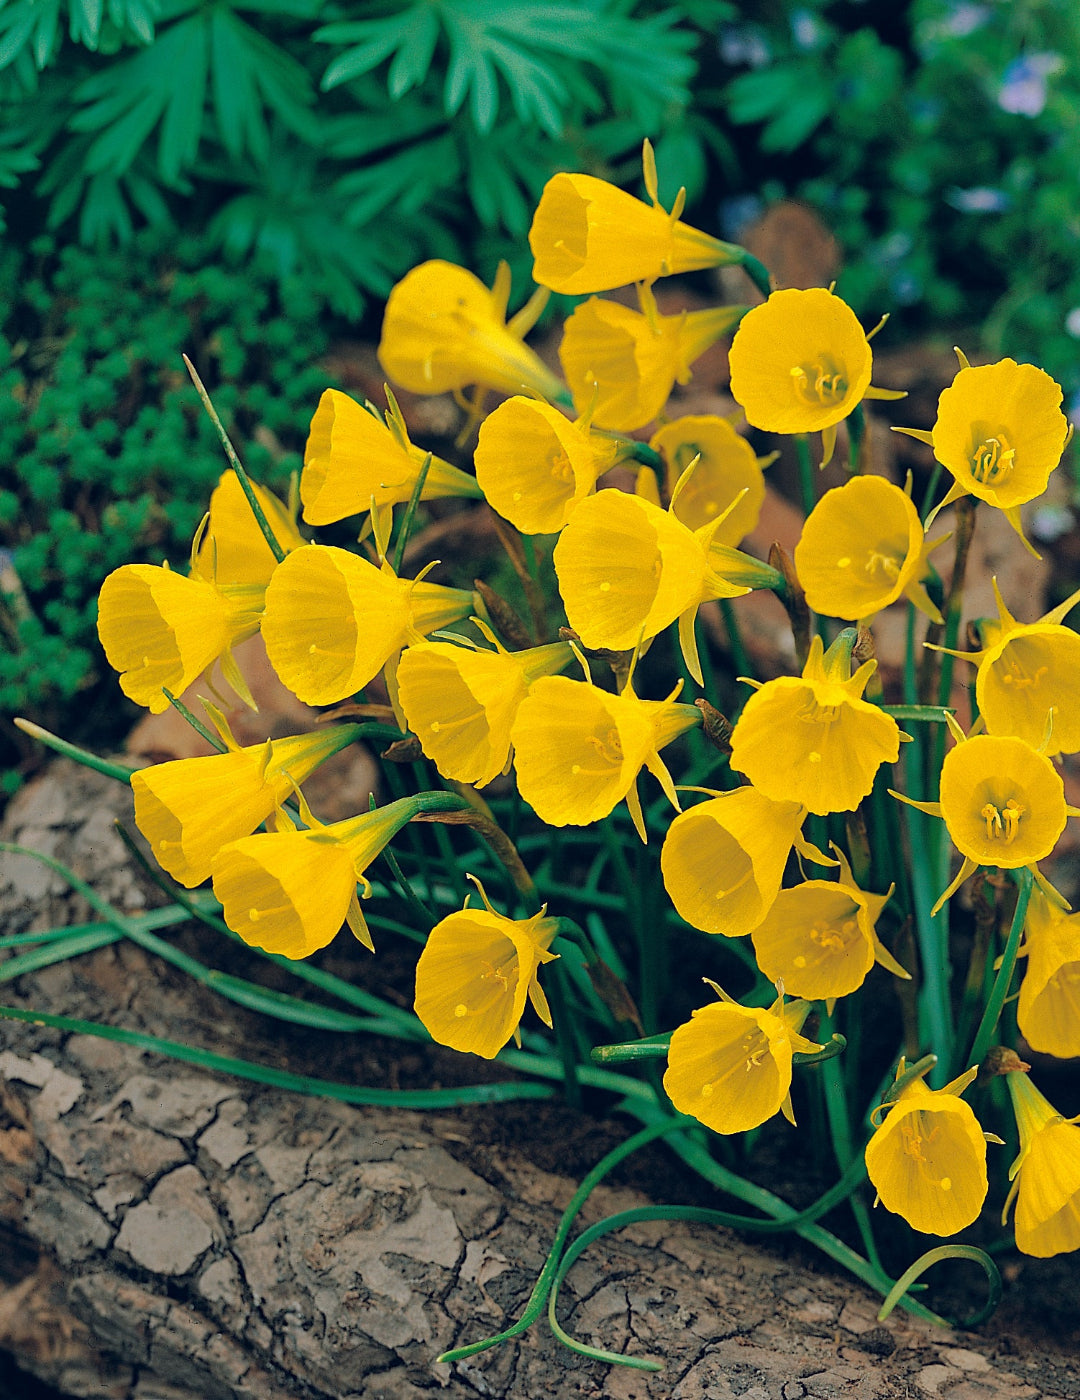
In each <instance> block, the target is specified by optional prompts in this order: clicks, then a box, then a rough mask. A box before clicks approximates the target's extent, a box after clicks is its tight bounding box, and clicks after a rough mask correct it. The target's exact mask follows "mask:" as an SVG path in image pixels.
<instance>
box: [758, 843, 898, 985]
mask: <svg viewBox="0 0 1080 1400" xmlns="http://www.w3.org/2000/svg"><path fill="white" fill-rule="evenodd" d="M833 850H834V852H835V854H836V858H837V860H838V862H839V865H840V875H839V879H838V880H837V881H832V880H805V881H804V882H803V883H802V884H801V885H795V886H794V887H793V888H792V889H788V890H781V891H780V892H779V894H778V895H777V896H776V899H775V900H774V901H773V904H772V907H771V908H770V909H769V911H768V913H767V914H766V915H765V917H764V919H762V921H761V922H760V923H759V924H758V925H757V927H756V928H755V929H754V930H753V931H752V933H751V940H752V942H753V944H754V953H755V955H756V956H757V962H758V967H760V968H761V971H762V973H763V974H764V976H766V977H767V978H768V979H769V981H770V982H777V983H782V984H783V987H784V989H785V991H788V992H791V993H792V994H793V995H795V996H800V997H806V998H807V999H808V1000H809V1001H826V1000H832V999H834V998H836V997H843V996H847V995H849V993H851V992H854V991H855V990H857V988H859V987H861V986H862V984H863V982H864V981H865V980H866V975H867V973H868V972H869V971H870V969H871V968H872V967H873V965H874V963H875V962H879V963H881V964H882V966H883V967H887V968H888V969H889V971H890V972H893V973H895V974H896V975H897V976H898V977H904V978H907V977H908V976H909V974H908V973H907V972H905V971H904V969H903V968H902V967H901V966H900V964H899V963H898V962H897V961H896V959H895V958H894V957H893V955H892V954H891V953H890V952H889V951H888V949H887V948H886V947H885V946H884V944H883V943H882V942H881V939H880V938H879V937H878V935H877V921H878V918H879V917H880V915H881V911H882V910H883V909H884V908H885V906H886V904H888V902H889V899H890V897H891V895H892V886H890V887H889V889H888V890H887V891H886V893H885V894H867V893H866V891H865V890H861V889H860V888H859V887H858V885H857V884H856V883H855V878H854V876H853V875H852V873H851V867H850V865H849V864H848V862H847V859H846V857H845V856H844V854H843V852H842V851H841V850H839V848H838V847H835V846H834V847H833Z"/></svg>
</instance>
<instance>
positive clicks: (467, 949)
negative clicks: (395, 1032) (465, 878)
mask: <svg viewBox="0 0 1080 1400" xmlns="http://www.w3.org/2000/svg"><path fill="white" fill-rule="evenodd" d="M481 895H482V897H483V900H484V906H485V907H484V908H483V909H470V908H469V907H468V905H467V904H466V907H465V908H464V909H462V910H461V911H460V912H459V913H457V914H449V915H447V917H446V918H445V919H441V920H440V921H439V922H438V923H437V924H436V925H435V927H434V928H433V929H432V930H431V932H430V933H429V934H428V938H427V943H426V944H425V945H424V951H423V952H422V953H421V954H420V959H419V961H418V962H417V964H416V1000H415V1003H414V1009H415V1011H416V1014H417V1016H418V1017H419V1018H420V1020H421V1021H422V1022H423V1023H424V1026H425V1027H426V1028H427V1031H428V1033H429V1034H430V1035H431V1038H432V1039H433V1040H435V1041H437V1042H438V1043H439V1044H440V1045H448V1046H449V1047H450V1048H451V1049H452V1050H461V1051H464V1052H466V1053H470V1054H473V1055H482V1056H483V1057H484V1059H485V1060H493V1059H494V1058H495V1056H496V1055H497V1054H498V1053H499V1051H500V1050H501V1049H502V1048H503V1046H504V1045H505V1044H506V1042H507V1041H508V1040H509V1039H510V1037H511V1036H515V1037H516V1036H517V1035H518V1023H519V1022H520V1021H521V1017H522V1013H523V1012H524V1010H525V1002H526V1000H528V1001H530V1002H531V1003H532V1006H533V1009H534V1010H535V1011H536V1014H537V1015H538V1016H539V1017H540V1019H541V1020H542V1021H543V1022H544V1024H545V1025H547V1026H550V1025H551V1012H550V1010H549V1009H548V1003H547V997H545V995H544V992H543V989H542V988H541V986H540V982H539V979H538V977H537V972H538V970H539V968H540V965H541V964H542V963H546V962H551V961H552V960H553V959H554V958H556V957H558V954H557V953H552V952H551V951H550V948H549V945H550V943H551V940H552V939H553V938H554V936H555V934H556V933H557V932H558V927H559V921H558V919H547V918H545V917H544V910H543V909H541V911H540V912H539V913H538V914H534V915H533V917H532V918H531V919H508V918H506V917H505V916H504V915H502V914H499V913H497V912H496V911H495V910H494V909H492V907H491V905H490V904H489V903H488V900H487V896H486V895H485V894H484V892H483V888H482V887H481Z"/></svg>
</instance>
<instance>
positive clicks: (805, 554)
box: [795, 476, 949, 624]
mask: <svg viewBox="0 0 1080 1400" xmlns="http://www.w3.org/2000/svg"><path fill="white" fill-rule="evenodd" d="M948 538H949V536H948V535H942V536H941V538H940V539H937V540H934V541H933V542H932V543H930V544H927V543H926V539H925V537H924V534H923V527H922V522H921V521H920V519H919V513H918V511H917V510H916V509H915V507H914V505H913V504H912V501H911V497H910V495H909V494H908V493H907V492H906V491H901V489H900V487H899V486H894V485H893V484H892V482H891V481H886V480H885V478H884V477H881V476H855V477H852V478H851V480H850V481H848V482H846V483H845V484H844V485H843V486H837V487H835V488H834V489H833V490H831V491H826V492H825V494H824V496H822V498H821V499H820V501H818V503H817V505H816V506H815V507H814V509H813V510H812V511H811V513H810V515H809V517H808V519H807V521H806V524H805V525H804V526H803V531H802V536H801V538H800V539H799V543H798V544H797V545H796V546H795V569H796V572H797V573H798V576H799V582H800V583H801V584H802V586H803V589H804V590H805V592H806V601H807V603H809V605H810V607H812V608H813V610H814V611H815V612H817V613H821V614H822V615H823V616H825V617H842V618H845V619H847V620H849V621H852V622H858V621H864V620H865V621H868V620H869V619H870V618H872V617H873V616H874V615H875V613H879V612H880V611H881V610H882V608H887V607H888V606H889V604H890V603H895V602H896V600H897V599H898V598H900V597H905V598H908V599H909V600H910V601H911V602H913V603H914V604H915V606H916V607H917V608H919V609H920V610H921V611H922V612H924V613H925V614H926V615H927V617H929V618H930V619H931V621H933V622H936V623H939V624H940V623H941V622H942V621H943V619H942V616H941V613H940V612H939V611H938V609H937V607H936V606H935V605H934V603H932V602H931V600H930V598H929V597H928V596H927V592H926V589H925V588H924V587H923V579H924V578H926V576H927V574H928V573H929V572H930V563H929V556H930V552H931V551H932V550H934V549H937V547H938V546H939V545H941V544H944V543H945V541H946V540H947V539H948Z"/></svg>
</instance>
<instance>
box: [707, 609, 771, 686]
mask: <svg viewBox="0 0 1080 1400" xmlns="http://www.w3.org/2000/svg"><path fill="white" fill-rule="evenodd" d="M720 616H721V617H722V618H723V619H724V631H725V632H726V633H727V639H728V645H729V646H730V647H731V659H732V661H733V662H734V664H735V674H736V675H737V676H749V677H750V678H751V680H756V679H757V672H756V670H755V668H754V663H753V662H752V661H751V660H750V654H749V652H748V651H747V650H746V647H745V646H744V645H743V639H742V633H741V632H740V631H739V622H738V619H737V618H736V616H735V609H734V608H733V607H732V606H731V600H730V598H721V599H720ZM702 640H703V641H705V647H704V648H703V650H704V651H705V652H707V651H708V641H707V639H705V638H703V639H702ZM702 675H703V676H704V675H705V672H704V669H703V670H702ZM705 679H706V680H709V679H710V678H709V677H708V676H706V677H705ZM706 694H712V695H715V694H716V690H715V689H714V688H713V687H712V686H711V685H709V686H707V687H706Z"/></svg>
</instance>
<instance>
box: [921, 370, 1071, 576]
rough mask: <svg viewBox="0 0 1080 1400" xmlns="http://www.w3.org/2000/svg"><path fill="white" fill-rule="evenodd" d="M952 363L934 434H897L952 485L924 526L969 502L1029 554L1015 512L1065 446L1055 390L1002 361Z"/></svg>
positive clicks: (1036, 491) (1039, 376)
mask: <svg viewBox="0 0 1080 1400" xmlns="http://www.w3.org/2000/svg"><path fill="white" fill-rule="evenodd" d="M957 355H959V357H960V369H959V371H958V373H957V375H956V377H955V379H954V380H953V382H952V383H951V384H950V385H949V387H948V388H947V389H945V390H943V391H942V394H941V397H940V398H939V399H938V412H937V419H936V421H935V423H934V426H933V429H932V430H931V431H930V432H923V431H922V430H920V429H918V428H897V429H896V431H897V432H901V433H906V434H907V435H908V436H909V437H914V438H918V439H919V441H920V442H926V443H929V445H930V446H931V448H932V449H933V452H934V456H935V457H936V458H937V460H938V461H939V462H940V463H941V465H942V466H943V467H944V468H945V469H946V470H947V471H949V472H951V473H952V476H953V478H954V480H953V484H952V486H951V487H950V489H949V493H948V495H947V496H946V497H945V499H944V500H943V501H942V502H941V504H940V505H939V506H938V507H937V508H936V509H935V510H934V512H933V513H932V515H931V516H930V519H933V516H934V515H936V514H937V511H939V510H941V509H942V507H944V506H946V505H949V504H951V503H952V502H953V501H956V500H959V499H960V497H961V496H967V495H971V496H976V497H977V498H978V499H979V500H981V501H986V502H987V504H988V505H992V506H996V507H997V508H998V510H1000V511H1003V512H1004V514H1005V516H1006V517H1007V518H1008V520H1009V523H1010V524H1011V525H1012V527H1013V529H1014V530H1015V531H1016V533H1017V534H1018V535H1019V536H1020V538H1021V539H1022V540H1024V543H1025V545H1027V547H1028V549H1031V546H1030V545H1028V542H1027V540H1026V539H1025V538H1024V530H1023V525H1022V523H1021V520H1020V507H1021V506H1022V505H1024V504H1025V502H1027V501H1033V500H1034V499H1035V497H1036V496H1041V495H1042V493H1043V492H1044V491H1045V490H1046V484H1047V482H1048V481H1049V479H1050V473H1051V472H1052V471H1053V470H1054V468H1055V467H1056V466H1057V465H1058V463H1059V462H1060V461H1061V454H1062V453H1063V452H1064V450H1065V444H1066V442H1067V441H1068V439H1069V434H1070V431H1071V430H1070V428H1069V421H1068V419H1067V418H1066V417H1065V415H1064V413H1062V411H1061V399H1062V394H1061V386H1060V385H1059V384H1057V383H1056V382H1055V381H1054V380H1053V379H1051V378H1050V376H1049V375H1048V374H1047V373H1046V371H1045V370H1041V369H1037V368H1036V367H1035V366H1034V365H1019V364H1017V363H1016V361H1015V360H1007V359H1006V360H999V361H998V362H997V363H996V364H993V365H969V364H968V362H967V360H966V358H965V357H964V356H963V355H962V354H961V353H960V351H957ZM930 519H928V520H927V524H928V525H929V523H930ZM1032 553H1034V550H1032Z"/></svg>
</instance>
